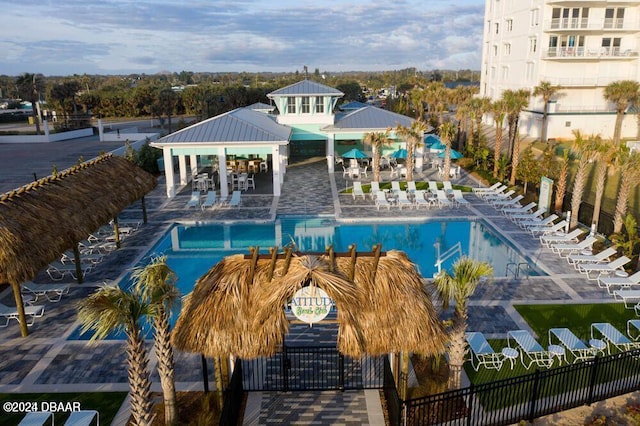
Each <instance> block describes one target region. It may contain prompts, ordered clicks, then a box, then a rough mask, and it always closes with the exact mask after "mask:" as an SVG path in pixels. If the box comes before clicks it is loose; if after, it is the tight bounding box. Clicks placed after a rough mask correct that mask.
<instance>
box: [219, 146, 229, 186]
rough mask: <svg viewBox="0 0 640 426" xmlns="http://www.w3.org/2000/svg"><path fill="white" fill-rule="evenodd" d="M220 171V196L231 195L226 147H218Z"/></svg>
mask: <svg viewBox="0 0 640 426" xmlns="http://www.w3.org/2000/svg"><path fill="white" fill-rule="evenodd" d="M218 173H219V176H220V197H221V198H227V197H228V196H229V182H227V153H226V151H225V149H224V148H218Z"/></svg>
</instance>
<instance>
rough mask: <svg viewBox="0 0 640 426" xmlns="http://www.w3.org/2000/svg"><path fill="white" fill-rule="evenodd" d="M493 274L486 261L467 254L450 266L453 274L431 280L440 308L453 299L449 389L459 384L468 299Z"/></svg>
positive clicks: (439, 275)
mask: <svg viewBox="0 0 640 426" xmlns="http://www.w3.org/2000/svg"><path fill="white" fill-rule="evenodd" d="M492 274H493V268H492V267H491V265H489V264H488V263H486V262H479V261H476V260H474V259H471V258H469V257H466V256H464V257H461V258H460V259H458V260H457V261H456V263H455V264H454V265H453V276H451V275H449V273H448V272H446V271H443V272H441V273H440V274H438V275H437V276H436V278H435V280H434V282H433V283H434V285H435V288H436V292H437V294H438V296H439V297H440V299H441V300H442V304H443V308H444V309H447V308H448V307H449V302H450V301H451V300H453V301H454V302H455V310H454V313H453V319H452V324H451V331H450V333H449V388H450V389H457V388H459V387H460V379H461V375H462V366H463V365H464V358H465V353H466V352H467V351H466V346H467V343H466V341H465V332H466V331H467V319H468V310H467V302H468V300H469V298H470V297H471V296H472V295H473V293H474V292H475V291H476V288H477V287H478V285H479V284H481V283H483V281H482V280H481V278H482V277H484V276H489V275H492Z"/></svg>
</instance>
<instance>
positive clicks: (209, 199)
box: [200, 191, 218, 210]
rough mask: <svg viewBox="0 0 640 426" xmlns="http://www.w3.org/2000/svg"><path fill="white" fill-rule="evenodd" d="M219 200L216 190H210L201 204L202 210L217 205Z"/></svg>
mask: <svg viewBox="0 0 640 426" xmlns="http://www.w3.org/2000/svg"><path fill="white" fill-rule="evenodd" d="M217 202H218V194H216V191H209V192H207V196H206V198H205V199H204V201H203V202H202V204H201V205H200V207H201V208H202V210H204V209H206V208H207V207H209V208H213V207H215V206H216V205H217Z"/></svg>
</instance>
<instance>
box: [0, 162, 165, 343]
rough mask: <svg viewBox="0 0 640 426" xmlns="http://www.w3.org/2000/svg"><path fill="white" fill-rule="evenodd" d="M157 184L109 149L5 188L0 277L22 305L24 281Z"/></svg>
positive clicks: (0, 208) (1, 211)
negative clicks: (59, 169)
mask: <svg viewBox="0 0 640 426" xmlns="http://www.w3.org/2000/svg"><path fill="white" fill-rule="evenodd" d="M155 186H156V178H155V177H154V176H153V175H151V174H149V173H147V172H146V171H144V170H142V169H141V168H139V167H138V166H136V165H135V164H133V163H131V162H130V161H128V160H126V159H124V158H122V157H117V156H112V155H111V154H107V155H103V156H100V157H98V158H96V159H94V160H91V161H87V162H84V163H81V164H79V165H77V166H74V167H71V168H69V169H67V170H64V171H62V172H61V173H58V174H56V175H55V176H48V177H46V178H43V179H40V180H38V181H35V182H32V183H30V184H28V185H25V186H22V187H20V188H18V189H16V190H13V191H10V192H7V193H5V194H2V195H1V196H0V283H10V284H11V285H12V286H14V292H16V291H17V294H16V304H18V309H19V310H20V308H21V306H22V301H21V298H20V301H18V299H19V296H20V291H19V285H20V283H22V282H24V281H25V280H31V279H33V278H34V277H35V276H36V274H37V273H38V271H40V270H41V269H43V268H44V267H46V266H47V265H48V264H49V263H50V262H52V261H54V260H56V259H58V258H59V257H60V255H61V254H62V252H64V251H65V250H68V249H70V248H74V247H76V246H77V243H78V242H79V241H82V240H83V239H85V238H86V237H87V235H89V233H91V232H94V231H95V230H96V229H98V228H99V227H100V226H102V225H104V224H105V223H107V222H108V221H109V220H111V219H113V218H114V217H117V215H118V213H119V212H120V211H122V210H123V209H124V208H125V207H127V206H128V205H129V204H131V203H132V202H134V201H135V200H138V199H140V198H142V197H143V196H144V195H145V194H146V193H147V192H149V191H150V190H152V189H153V188H155ZM21 326H22V321H21ZM25 331H26V326H23V335H24V334H25V333H24V332H25Z"/></svg>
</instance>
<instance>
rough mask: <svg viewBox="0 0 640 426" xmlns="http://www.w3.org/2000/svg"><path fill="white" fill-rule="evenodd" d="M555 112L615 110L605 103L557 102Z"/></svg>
mask: <svg viewBox="0 0 640 426" xmlns="http://www.w3.org/2000/svg"><path fill="white" fill-rule="evenodd" d="M556 112H615V110H613V109H611V108H608V107H607V106H606V105H581V104H577V105H565V104H561V103H557V104H556Z"/></svg>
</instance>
